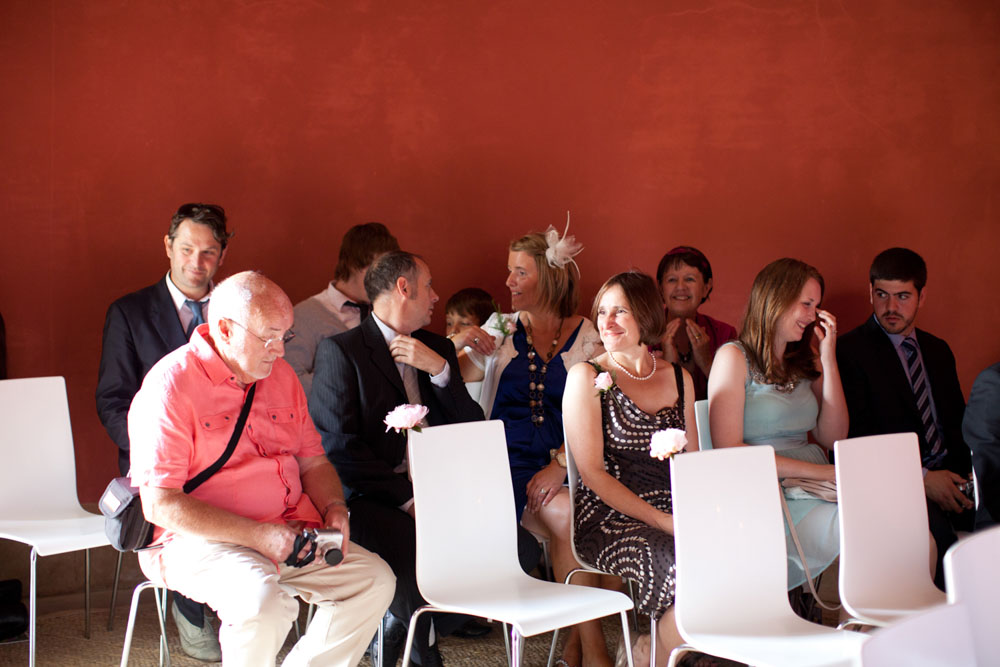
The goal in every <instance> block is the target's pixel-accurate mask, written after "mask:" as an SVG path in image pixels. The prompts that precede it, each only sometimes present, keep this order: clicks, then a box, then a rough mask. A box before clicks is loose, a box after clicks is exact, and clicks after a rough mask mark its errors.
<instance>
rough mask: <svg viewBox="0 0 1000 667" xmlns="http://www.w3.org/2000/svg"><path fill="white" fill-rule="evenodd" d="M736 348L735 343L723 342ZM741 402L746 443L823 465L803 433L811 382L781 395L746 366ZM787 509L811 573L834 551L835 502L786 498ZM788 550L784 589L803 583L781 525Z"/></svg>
mask: <svg viewBox="0 0 1000 667" xmlns="http://www.w3.org/2000/svg"><path fill="white" fill-rule="evenodd" d="M729 344H730V345H736V346H737V347H740V349H741V351H742V347H741V346H740V345H739V344H738V343H729ZM745 388H746V402H745V404H744V407H743V442H745V443H747V444H748V445H771V446H772V447H774V452H775V454H777V455H779V456H786V457H788V458H792V459H798V460H800V461H808V462H809V463H820V464H829V463H830V461H829V459H827V456H826V452H825V450H823V448H822V447H820V446H819V445H816V444H812V443H810V442H809V441H808V438H807V434H808V433H809V431H811V430H813V429H814V428H816V419H817V417H818V416H819V404H818V403H817V402H816V396H815V395H814V394H813V391H812V382H811V381H809V380H799V382H798V384H797V385H796V386H795V389H794V390H792V391H791V392H788V393H785V392H780V391H778V390H777V388H776V385H773V384H763V383H760V382H755V381H754V380H753V378H752V374H751V373H750V368H749V365H748V366H747V380H746V385H745ZM787 502H788V511H789V513H790V514H791V515H792V521H793V522H794V523H795V530H796V532H797V534H798V536H799V542H800V543H801V544H802V551H803V552H804V553H805V555H806V562H807V564H808V565H809V571H810V573H811V574H812V576H813V577H816V576H817V575H818V574H819V573H820V572H822V571H823V570H825V569H826V568H827V567H829V566H830V563H832V562H833V561H834V559H835V558H836V557H837V555H838V554H839V553H840V529H839V524H838V516H839V512H838V508H837V503H830V502H827V501H825V500H820V499H818V498H808V499H795V500H788V501H787ZM785 542H786V546H787V551H788V589H789V590H791V589H793V588H796V587H798V586H801V585H802V584H804V583H805V581H806V576H805V573H804V571H803V569H802V562H801V560H800V558H799V554H798V551H797V550H796V549H795V543H794V542H792V537H791V534H790V533H789V532H788V529H787V526H786V528H785Z"/></svg>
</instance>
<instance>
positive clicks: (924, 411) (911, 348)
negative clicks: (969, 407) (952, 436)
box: [902, 338, 947, 468]
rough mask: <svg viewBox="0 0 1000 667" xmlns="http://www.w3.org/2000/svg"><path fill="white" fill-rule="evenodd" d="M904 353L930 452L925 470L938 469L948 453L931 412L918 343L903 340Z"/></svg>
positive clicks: (928, 391) (911, 340)
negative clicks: (918, 352) (938, 465)
mask: <svg viewBox="0 0 1000 667" xmlns="http://www.w3.org/2000/svg"><path fill="white" fill-rule="evenodd" d="M902 345H903V351H904V352H905V353H906V371H907V373H909V375H910V386H911V387H912V388H913V398H914V399H916V401H917V412H919V413H920V421H921V422H923V425H924V437H925V438H926V440H927V449H928V451H926V452H924V454H923V465H924V467H925V468H932V467H936V466H937V464H939V463H940V462H941V459H942V458H944V455H945V454H946V453H947V451H946V450H945V448H944V444H943V443H942V442H941V433H940V432H939V431H938V429H937V425H936V424H935V423H934V412H933V411H932V410H931V391H930V386H928V384H927V374H926V373H925V372H924V365H923V363H922V362H921V361H920V355H919V354H917V343H916V341H914V340H913V339H912V338H904V339H903V343H902Z"/></svg>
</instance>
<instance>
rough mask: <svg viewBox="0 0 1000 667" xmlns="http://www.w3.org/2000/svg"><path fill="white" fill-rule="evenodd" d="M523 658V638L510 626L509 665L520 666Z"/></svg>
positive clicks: (511, 666)
mask: <svg viewBox="0 0 1000 667" xmlns="http://www.w3.org/2000/svg"><path fill="white" fill-rule="evenodd" d="M523 660H524V638H523V637H522V636H521V633H520V632H518V631H517V630H516V629H514V626H513V625H512V626H510V667H521V663H522V661H523Z"/></svg>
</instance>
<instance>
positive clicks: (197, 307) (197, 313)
mask: <svg viewBox="0 0 1000 667" xmlns="http://www.w3.org/2000/svg"><path fill="white" fill-rule="evenodd" d="M184 305H185V306H187V307H188V310H190V311H191V314H192V315H193V317H192V318H191V323H190V324H188V328H187V333H186V334H185V335H186V336H187V337H188V340H190V339H191V334H192V333H194V330H195V327H197V326H198V325H199V324H204V323H205V313H203V312H202V310H201V307H202V305H204V304H202V302H201V301H192V300H191V299H184Z"/></svg>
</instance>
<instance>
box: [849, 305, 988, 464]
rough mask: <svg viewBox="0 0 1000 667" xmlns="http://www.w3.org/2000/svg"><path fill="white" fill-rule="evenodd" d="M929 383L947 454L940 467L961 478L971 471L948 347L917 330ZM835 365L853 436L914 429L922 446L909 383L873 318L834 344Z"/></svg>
mask: <svg viewBox="0 0 1000 667" xmlns="http://www.w3.org/2000/svg"><path fill="white" fill-rule="evenodd" d="M916 336H917V343H918V344H919V345H920V354H921V356H922V357H923V360H924V371H925V372H926V373H927V377H928V378H929V380H930V383H931V395H932V396H933V398H934V408H935V410H937V416H938V421H939V422H940V425H941V436H942V439H943V441H944V445H945V447H947V448H948V455H947V456H946V457H945V460H944V463H943V465H942V467H943V468H945V469H947V470H951V471H952V472H954V473H957V474H959V475H962V476H966V475H968V474H969V473H970V472H971V470H972V462H971V457H970V456H969V448H968V447H967V446H966V444H965V441H964V440H963V439H962V416H963V414H964V413H965V398H964V396H963V395H962V387H961V385H959V382H958V371H957V370H956V368H955V356H954V355H953V354H952V353H951V348H950V347H948V343H946V342H944V341H943V340H941V339H940V338H937V337H936V336H932V335H931V334H929V333H927V332H926V331H921V330H920V329H917V330H916ZM837 364H838V366H839V367H840V377H841V380H842V381H843V384H844V397H845V398H846V399H847V409H848V412H849V413H850V419H851V423H850V429H849V432H848V435H849V436H850V437H852V438H855V437H859V436H864V435H880V434H883V433H904V432H907V431H913V432H914V433H916V434H917V437H918V438H919V439H920V451H921V452H924V451H926V448H927V440H926V437H925V436H924V427H923V422H922V421H921V419H920V414H919V413H918V412H917V404H916V400H915V399H914V397H913V390H912V389H911V388H910V380H909V378H908V377H907V374H906V370H905V369H904V368H903V364H902V363H901V362H900V359H899V355H898V354H897V353H896V349H895V348H894V347H893V345H892V341H890V340H889V337H888V336H887V335H886V334H885V332H884V331H882V328H881V327H880V326H879V325H878V323H877V322H876V321H875V318H874V317H869V318H868V320H867V321H866V322H865V323H864V324H862V325H861V326H859V327H858V328H856V329H854V330H853V331H850V332H848V333H847V334H845V335H843V336H841V337H840V339H839V340H838V341H837Z"/></svg>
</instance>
